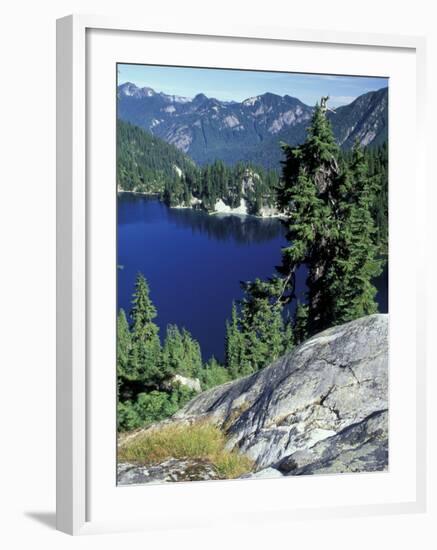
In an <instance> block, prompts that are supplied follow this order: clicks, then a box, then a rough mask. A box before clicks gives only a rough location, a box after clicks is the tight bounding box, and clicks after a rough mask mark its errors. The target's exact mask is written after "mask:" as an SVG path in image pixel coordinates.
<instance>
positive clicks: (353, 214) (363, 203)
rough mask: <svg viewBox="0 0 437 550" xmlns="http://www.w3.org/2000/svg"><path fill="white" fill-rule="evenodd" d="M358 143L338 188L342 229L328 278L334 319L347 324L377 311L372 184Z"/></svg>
mask: <svg viewBox="0 0 437 550" xmlns="http://www.w3.org/2000/svg"><path fill="white" fill-rule="evenodd" d="M368 173H369V171H368V166H367V163H366V159H365V155H364V152H363V150H362V148H361V147H360V146H359V144H358V143H356V144H355V146H354V149H353V151H352V159H351V163H350V168H349V171H348V172H347V174H346V175H345V179H344V184H343V185H342V186H341V189H342V192H343V197H342V201H341V203H340V204H341V221H342V230H341V232H340V234H339V238H338V247H337V254H336V256H335V258H334V261H333V264H332V267H331V270H330V275H331V282H330V286H331V290H332V293H333V294H334V295H335V319H336V321H337V322H338V323H341V322H346V321H350V320H353V319H356V318H358V317H362V316H363V315H369V314H371V313H375V312H377V311H378V305H377V303H376V301H375V296H376V288H375V286H374V285H373V283H372V281H373V279H374V278H375V277H376V276H377V275H379V274H380V273H381V260H380V259H379V258H378V244H377V243H376V240H375V234H376V227H375V222H374V220H373V217H372V208H373V204H374V201H375V193H376V191H377V189H376V187H375V181H374V180H372V178H370V177H369V176H368Z"/></svg>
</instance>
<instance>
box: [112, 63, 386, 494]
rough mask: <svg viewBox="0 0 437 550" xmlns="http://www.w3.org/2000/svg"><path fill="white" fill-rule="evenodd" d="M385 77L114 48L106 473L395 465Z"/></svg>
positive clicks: (176, 477)
mask: <svg viewBox="0 0 437 550" xmlns="http://www.w3.org/2000/svg"><path fill="white" fill-rule="evenodd" d="M388 90H389V81H388V79H385V78H381V77H378V78H376V77H372V76H352V75H351V76H348V75H319V74H310V73H308V74H298V73H287V72H272V71H247V70H235V69H215V68H214V69H213V68H192V67H172V66H157V65H139V64H129V63H125V64H118V65H117V89H116V90H114V99H116V101H117V166H116V175H117V190H116V192H117V265H116V266H114V267H116V270H117V365H116V376H117V438H118V441H117V457H118V464H117V482H118V484H119V485H138V484H146V483H166V482H187V481H207V480H225V479H240V478H243V479H252V480H253V479H257V478H282V477H288V476H301V475H314V474H317V475H319V474H343V473H358V472H376V471H386V470H387V469H388V466H389V460H388V322H389V321H388V264H389V248H388ZM114 369H115V365H114Z"/></svg>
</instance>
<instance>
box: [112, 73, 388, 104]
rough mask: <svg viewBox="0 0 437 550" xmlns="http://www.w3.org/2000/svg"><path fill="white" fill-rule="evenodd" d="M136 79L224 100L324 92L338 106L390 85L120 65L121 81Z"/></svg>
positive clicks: (307, 97)
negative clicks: (266, 93)
mask: <svg viewBox="0 0 437 550" xmlns="http://www.w3.org/2000/svg"><path fill="white" fill-rule="evenodd" d="M124 82H133V83H134V84H136V85H137V86H139V87H142V86H149V87H151V88H153V89H154V90H155V91H157V92H164V93H166V94H175V95H181V96H186V97H194V96H195V95H196V94H198V93H200V92H201V93H204V94H205V95H207V96H208V97H215V98H217V99H221V100H225V101H230V100H234V101H242V100H243V99H247V98H248V97H252V96H256V95H260V94H263V93H265V92H272V93H275V94H278V95H285V94H288V95H290V96H293V97H297V98H299V99H300V100H301V101H303V102H304V103H306V104H307V105H314V104H315V102H316V101H318V100H319V99H320V97H321V96H322V95H329V96H330V98H331V100H330V105H331V106H332V107H337V106H339V105H345V104H347V103H350V102H351V101H353V100H354V99H355V98H356V97H358V96H359V95H361V94H364V93H366V92H370V91H373V90H379V89H380V88H384V87H385V86H388V79H387V78H375V77H367V76H366V77H364V76H334V75H315V74H300V73H274V72H264V71H239V70H226V69H193V68H186V67H161V66H151V65H125V64H119V65H118V84H123V83H124Z"/></svg>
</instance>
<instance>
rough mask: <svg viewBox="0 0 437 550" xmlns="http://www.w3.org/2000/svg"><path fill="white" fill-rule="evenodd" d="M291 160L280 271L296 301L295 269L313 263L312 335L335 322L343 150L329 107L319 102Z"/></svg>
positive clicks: (283, 188)
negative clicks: (333, 280) (333, 274)
mask: <svg viewBox="0 0 437 550" xmlns="http://www.w3.org/2000/svg"><path fill="white" fill-rule="evenodd" d="M283 150H284V153H285V161H284V163H283V178H282V182H281V185H280V187H279V190H278V204H279V207H280V209H281V210H283V211H284V212H285V213H286V215H287V220H286V222H285V223H286V227H287V235H286V238H287V240H288V242H289V245H288V246H287V247H285V248H284V249H283V251H282V264H281V265H280V266H279V268H278V271H279V273H280V275H281V276H282V278H283V281H284V291H283V293H282V295H281V297H280V299H281V301H282V302H283V303H288V302H291V301H293V300H295V272H296V270H297V269H298V268H299V267H300V266H302V265H304V264H305V265H306V266H307V268H308V278H307V281H306V283H307V288H308V291H307V300H306V301H307V306H308V319H307V330H308V334H309V335H311V334H314V333H316V332H319V331H320V330H323V329H324V328H326V327H328V326H331V325H332V324H333V323H334V322H335V319H334V315H335V313H334V299H335V297H334V296H333V294H332V290H331V288H330V286H329V284H328V278H329V276H330V266H331V264H332V261H333V258H334V256H335V252H336V247H335V242H336V239H337V238H338V234H339V229H340V228H339V223H338V219H337V209H338V202H337V200H336V198H337V195H338V188H339V184H340V169H339V164H338V157H339V149H338V146H337V144H336V143H335V139H334V135H333V133H332V129H331V126H330V124H329V121H328V120H327V119H326V116H325V111H324V110H323V109H322V108H321V107H320V106H318V105H316V108H315V111H314V115H313V118H312V121H311V125H310V127H309V129H308V134H307V139H306V141H305V142H304V143H303V144H302V145H300V146H298V147H294V148H292V147H289V146H287V145H284V146H283Z"/></svg>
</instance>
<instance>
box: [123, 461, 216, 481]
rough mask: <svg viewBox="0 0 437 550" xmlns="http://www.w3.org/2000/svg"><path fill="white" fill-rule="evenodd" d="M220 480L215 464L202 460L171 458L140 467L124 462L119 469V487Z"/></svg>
mask: <svg viewBox="0 0 437 550" xmlns="http://www.w3.org/2000/svg"><path fill="white" fill-rule="evenodd" d="M209 479H220V476H219V474H218V472H217V470H216V468H215V467H214V465H213V464H211V463H210V462H208V461H207V460H200V459H196V460H194V459H177V458H169V459H167V460H165V461H163V462H160V463H159V464H151V465H149V466H139V465H136V464H131V463H128V462H122V463H120V464H118V467H117V482H118V485H142V484H144V483H163V482H168V481H206V480H209Z"/></svg>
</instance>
